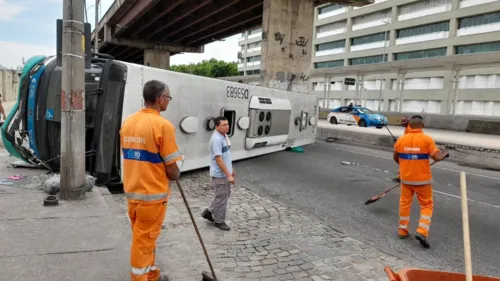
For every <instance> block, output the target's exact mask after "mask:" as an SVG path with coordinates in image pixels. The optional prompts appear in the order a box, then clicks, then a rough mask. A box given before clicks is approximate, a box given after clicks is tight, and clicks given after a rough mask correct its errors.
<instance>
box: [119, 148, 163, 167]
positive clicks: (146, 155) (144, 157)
mask: <svg viewBox="0 0 500 281" xmlns="http://www.w3.org/2000/svg"><path fill="white" fill-rule="evenodd" d="M123 158H125V159H127V160H136V161H146V162H151V163H153V164H158V163H161V158H160V155H159V154H158V153H153V152H149V151H147V150H143V149H126V148H124V149H123Z"/></svg>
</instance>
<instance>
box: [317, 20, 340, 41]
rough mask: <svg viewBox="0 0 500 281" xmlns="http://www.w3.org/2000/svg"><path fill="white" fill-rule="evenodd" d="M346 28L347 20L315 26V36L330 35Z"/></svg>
mask: <svg viewBox="0 0 500 281" xmlns="http://www.w3.org/2000/svg"><path fill="white" fill-rule="evenodd" d="M346 29H347V20H341V21H337V22H333V23H329V24H325V25H320V26H317V27H316V35H317V36H316V37H318V38H321V37H325V36H332V35H335V34H340V33H344V32H345V31H346Z"/></svg>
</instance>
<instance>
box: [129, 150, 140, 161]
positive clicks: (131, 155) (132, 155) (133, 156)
mask: <svg viewBox="0 0 500 281" xmlns="http://www.w3.org/2000/svg"><path fill="white" fill-rule="evenodd" d="M128 158H129V159H137V160H138V159H141V152H140V151H137V150H129V151H128Z"/></svg>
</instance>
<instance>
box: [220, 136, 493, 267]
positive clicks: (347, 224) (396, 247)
mask: <svg viewBox="0 0 500 281" xmlns="http://www.w3.org/2000/svg"><path fill="white" fill-rule="evenodd" d="M304 150H305V152H304V153H293V152H279V153H274V154H269V155H265V156H261V157H256V158H252V159H247V160H243V161H239V162H236V163H235V165H234V166H235V169H236V171H237V180H238V181H242V182H243V183H244V184H246V186H247V187H249V188H250V189H252V190H253V191H255V192H257V193H259V194H261V195H265V196H269V197H271V198H272V199H273V200H276V201H278V202H281V203H283V204H285V205H287V206H289V207H291V208H296V209H298V210H300V211H303V212H305V213H308V214H310V215H313V216H315V217H318V218H320V219H322V220H323V221H324V222H325V223H327V224H329V225H331V226H332V227H333V228H335V229H338V230H340V231H342V232H343V233H345V234H347V235H349V236H351V237H353V238H356V239H359V240H361V241H363V242H366V243H369V244H374V245H375V246H376V247H377V248H379V249H381V250H382V251H384V252H387V253H390V254H393V255H396V256H397V257H399V258H402V259H406V260H408V261H409V262H411V261H412V259H417V260H420V261H422V262H424V263H426V264H429V265H432V266H434V267H437V268H438V269H440V270H451V271H458V272H464V263H463V235H462V233H463V232H462V213H461V201H460V174H459V173H460V171H461V170H463V171H465V172H466V173H467V188H468V198H469V205H468V208H469V226H470V237H471V248H472V268H473V273H474V274H483V275H493V276H500V266H498V265H499V264H500V243H499V241H500V239H499V237H500V235H499V234H500V173H499V172H494V171H486V170H478V169H474V168H468V167H461V166H459V165H457V164H455V163H451V162H440V163H437V164H435V165H434V166H433V168H432V171H433V175H434V202H435V205H434V215H433V218H432V225H431V229H430V237H429V242H430V244H431V248H430V249H424V248H422V247H421V246H420V244H419V243H418V241H417V240H415V239H414V238H413V236H412V238H411V239H408V240H399V239H398V237H397V227H398V220H399V215H398V208H399V207H398V203H399V202H398V200H399V194H400V192H399V189H398V188H396V189H394V190H393V191H391V193H389V194H388V195H387V196H385V197H384V198H382V199H380V200H379V201H377V202H375V203H373V204H371V205H367V206H366V205H364V202H365V201H366V200H367V199H369V198H370V197H372V196H374V195H376V194H378V193H380V192H382V191H383V190H385V189H387V188H389V187H392V186H394V184H395V183H394V182H392V181H391V178H392V177H394V176H395V175H396V173H397V165H396V163H394V161H393V160H392V154H391V153H390V152H385V151H379V150H374V149H369V148H362V147H356V146H350V145H348V144H340V143H326V142H324V141H323V140H317V141H316V144H313V145H309V146H305V147H304ZM342 161H348V162H351V165H345V164H342ZM352 163H357V164H359V165H356V164H355V165H352ZM229 204H230V203H229ZM418 218H419V206H418V202H417V199H416V196H415V197H414V201H413V205H412V211H411V221H410V226H411V229H410V231H411V234H414V233H415V230H416V227H417V224H418Z"/></svg>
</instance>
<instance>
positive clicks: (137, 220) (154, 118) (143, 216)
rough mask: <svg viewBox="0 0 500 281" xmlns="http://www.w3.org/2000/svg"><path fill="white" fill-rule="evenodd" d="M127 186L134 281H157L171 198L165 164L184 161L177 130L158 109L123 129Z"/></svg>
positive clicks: (140, 113) (142, 112)
mask: <svg viewBox="0 0 500 281" xmlns="http://www.w3.org/2000/svg"><path fill="white" fill-rule="evenodd" d="M120 143H121V147H122V153H123V158H124V159H123V187H124V191H125V195H126V197H127V201H128V215H129V217H130V221H131V226H132V246H131V251H130V263H131V273H130V275H131V279H132V281H157V280H158V279H159V277H160V269H159V268H157V267H156V264H155V251H156V240H157V238H158V236H159V235H160V231H161V226H162V224H163V220H164V219H165V216H166V211H167V200H168V196H169V195H170V189H169V179H168V177H167V175H166V171H165V164H167V165H168V164H172V163H175V162H176V161H178V160H180V159H182V155H181V154H180V153H179V151H178V148H177V144H176V142H175V128H174V126H173V125H172V123H170V122H169V121H168V120H166V119H165V118H163V117H162V116H161V115H160V113H159V112H158V111H156V110H154V109H148V108H144V109H141V110H140V111H138V112H137V113H135V114H132V115H130V116H129V117H128V118H127V119H126V120H125V122H124V123H123V125H122V128H121V130H120Z"/></svg>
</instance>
